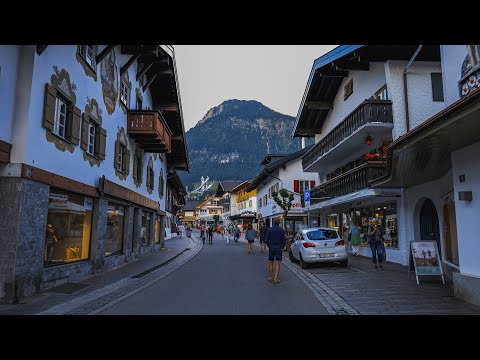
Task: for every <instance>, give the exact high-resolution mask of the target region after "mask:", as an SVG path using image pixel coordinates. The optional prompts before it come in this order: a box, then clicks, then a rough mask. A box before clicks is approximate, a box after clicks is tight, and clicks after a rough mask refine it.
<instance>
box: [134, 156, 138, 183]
mask: <svg viewBox="0 0 480 360" xmlns="http://www.w3.org/2000/svg"><path fill="white" fill-rule="evenodd" d="M137 167H138V154H137V153H135V154H134V155H133V180H136V181H138V179H137Z"/></svg>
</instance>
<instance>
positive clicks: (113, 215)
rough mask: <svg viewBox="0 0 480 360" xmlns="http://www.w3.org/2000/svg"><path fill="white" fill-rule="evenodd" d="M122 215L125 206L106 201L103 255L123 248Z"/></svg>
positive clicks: (118, 251) (112, 253)
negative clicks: (105, 234) (105, 229)
mask: <svg viewBox="0 0 480 360" xmlns="http://www.w3.org/2000/svg"><path fill="white" fill-rule="evenodd" d="M124 217H125V208H124V207H123V206H122V205H118V204H115V203H111V202H109V203H108V210H107V237H106V239H105V256H110V255H114V254H119V253H121V252H122V250H123V223H124Z"/></svg>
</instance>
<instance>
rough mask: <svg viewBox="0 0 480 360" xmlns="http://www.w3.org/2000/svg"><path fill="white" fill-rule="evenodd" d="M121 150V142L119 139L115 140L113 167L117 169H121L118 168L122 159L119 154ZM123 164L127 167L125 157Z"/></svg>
mask: <svg viewBox="0 0 480 360" xmlns="http://www.w3.org/2000/svg"><path fill="white" fill-rule="evenodd" d="M119 152H120V143H119V142H118V140H115V155H114V156H113V167H114V168H115V169H117V170H120V169H119V168H118V162H119V160H120V158H119V156H118V153H119ZM122 166H123V168H125V159H123V164H122Z"/></svg>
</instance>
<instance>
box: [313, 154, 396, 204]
mask: <svg viewBox="0 0 480 360" xmlns="http://www.w3.org/2000/svg"><path fill="white" fill-rule="evenodd" d="M386 165H387V163H386V161H379V162H370V163H366V164H363V165H360V166H358V167H356V168H355V169H352V170H350V171H347V172H345V173H343V174H341V175H339V176H337V177H335V178H333V179H332V180H329V181H327V182H325V183H323V184H320V185H319V186H317V187H315V188H313V189H312V191H311V193H310V198H311V199H312V200H311V204H315V203H319V202H322V201H325V200H328V199H329V198H334V197H337V196H342V195H346V194H350V193H353V192H355V191H359V190H362V189H366V188H368V187H370V182H371V181H373V180H375V179H377V178H379V177H381V176H383V175H385V174H386V171H387V167H386ZM315 198H316V199H317V200H315ZM322 198H323V199H322ZM318 199H321V200H318Z"/></svg>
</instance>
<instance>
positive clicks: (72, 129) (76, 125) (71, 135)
mask: <svg viewBox="0 0 480 360" xmlns="http://www.w3.org/2000/svg"><path fill="white" fill-rule="evenodd" d="M81 115H82V112H81V111H80V109H79V108H77V107H76V106H73V105H72V106H71V107H70V109H69V114H68V124H67V140H69V141H71V142H72V143H73V144H74V145H78V144H79V143H80V116H81Z"/></svg>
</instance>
